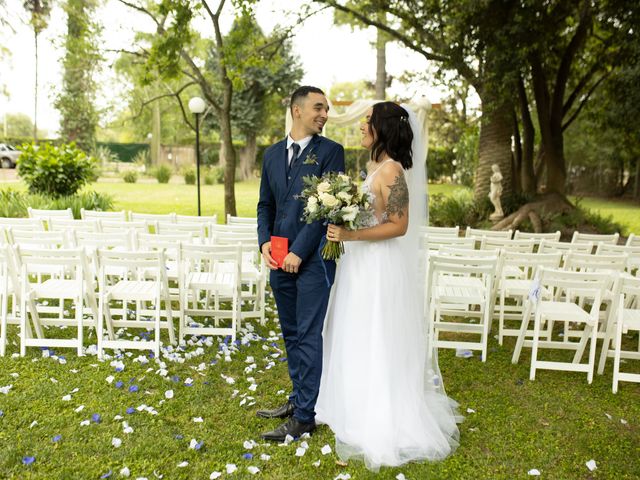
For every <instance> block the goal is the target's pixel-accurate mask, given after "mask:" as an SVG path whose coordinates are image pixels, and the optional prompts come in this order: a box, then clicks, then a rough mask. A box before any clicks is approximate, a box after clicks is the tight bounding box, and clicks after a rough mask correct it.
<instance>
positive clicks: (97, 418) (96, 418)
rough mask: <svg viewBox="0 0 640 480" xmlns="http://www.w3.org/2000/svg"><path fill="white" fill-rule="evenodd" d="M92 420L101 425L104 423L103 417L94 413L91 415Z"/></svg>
mask: <svg viewBox="0 0 640 480" xmlns="http://www.w3.org/2000/svg"><path fill="white" fill-rule="evenodd" d="M91 420H93V422H94V423H100V422H101V421H102V417H101V416H100V414H99V413H94V414H93V415H91Z"/></svg>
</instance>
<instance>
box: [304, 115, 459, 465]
mask: <svg viewBox="0 0 640 480" xmlns="http://www.w3.org/2000/svg"><path fill="white" fill-rule="evenodd" d="M412 127H413V128H412ZM360 130H361V132H362V145H363V146H364V147H365V148H367V149H368V150H369V151H370V152H371V162H370V166H369V168H368V175H367V178H366V180H365V181H364V183H363V186H362V188H363V189H365V191H367V192H368V193H369V195H370V198H371V201H372V205H373V208H374V213H375V217H374V218H373V219H372V221H371V225H369V226H367V227H366V228H361V229H359V230H354V231H349V230H346V229H344V228H342V227H339V226H336V225H329V228H328V231H327V238H328V239H329V240H333V241H343V242H345V253H344V255H343V256H342V257H341V259H340V263H339V265H338V270H337V273H336V280H335V284H334V288H333V291H332V292H331V297H330V300H329V307H328V310H327V316H326V319H325V327H324V328H325V330H324V360H323V370H322V372H323V373H322V380H321V384H320V394H319V397H318V402H317V406H316V411H317V419H318V420H319V421H320V422H321V423H326V424H327V425H329V427H330V428H331V429H332V430H333V432H334V433H335V436H336V452H337V453H338V455H339V456H340V458H341V459H342V460H347V459H349V458H359V459H362V460H364V462H365V464H366V466H367V468H369V469H371V470H378V469H379V468H380V466H383V465H386V466H397V465H400V464H403V463H406V462H409V461H416V460H440V459H443V458H445V457H447V456H448V455H449V454H451V453H452V452H453V451H454V450H455V448H456V447H457V445H458V436H459V432H458V427H457V425H456V422H457V421H460V420H461V417H458V416H457V414H456V412H455V406H456V404H455V402H453V401H452V400H450V399H449V398H448V397H447V396H446V393H445V392H444V387H443V384H442V380H441V378H440V372H439V370H438V365H437V360H436V359H437V356H435V355H433V356H432V360H427V358H428V355H427V348H429V346H428V345H427V344H426V342H427V335H426V329H425V325H424V324H423V322H424V319H425V316H424V310H423V308H424V307H423V305H424V283H423V282H424V271H423V268H424V261H422V262H420V259H421V258H424V256H423V255H422V254H421V251H420V242H419V226H420V225H422V224H424V222H426V204H425V203H426V195H425V182H426V179H425V174H424V170H425V168H424V159H425V156H426V152H425V150H424V148H425V147H424V142H422V139H421V138H419V137H420V134H419V132H420V129H419V128H417V120H416V119H415V115H414V114H413V112H411V111H410V110H409V109H405V108H403V107H401V106H400V105H398V104H396V103H393V102H382V103H377V104H375V105H374V106H373V108H372V109H370V110H369V112H368V113H367V117H366V122H365V123H363V124H362V126H361V127H360ZM414 132H416V135H415V138H414ZM414 161H415V163H414ZM412 167H413V168H412ZM427 362H430V363H427Z"/></svg>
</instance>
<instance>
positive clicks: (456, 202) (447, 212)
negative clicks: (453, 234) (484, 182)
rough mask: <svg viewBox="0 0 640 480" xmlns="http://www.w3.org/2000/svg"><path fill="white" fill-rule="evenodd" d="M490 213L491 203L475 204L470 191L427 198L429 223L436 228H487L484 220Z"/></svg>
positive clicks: (487, 201)
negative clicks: (457, 226)
mask: <svg viewBox="0 0 640 480" xmlns="http://www.w3.org/2000/svg"><path fill="white" fill-rule="evenodd" d="M491 211H492V205H491V201H490V200H489V199H488V198H487V199H485V201H481V202H476V201H474V199H473V191H472V190H470V189H464V190H456V191H455V192H453V194H451V195H449V196H445V195H443V194H441V193H439V194H437V195H431V196H430V197H429V223H430V224H431V225H435V226H438V227H455V226H456V225H459V226H460V227H466V226H470V227H487V226H488V224H487V225H485V224H484V222H485V219H487V218H488V217H489V214H490V212H491Z"/></svg>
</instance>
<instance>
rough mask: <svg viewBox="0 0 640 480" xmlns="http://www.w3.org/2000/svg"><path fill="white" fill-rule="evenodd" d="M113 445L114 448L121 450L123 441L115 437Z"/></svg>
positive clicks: (112, 441)
mask: <svg viewBox="0 0 640 480" xmlns="http://www.w3.org/2000/svg"><path fill="white" fill-rule="evenodd" d="M111 445H113V446H114V447H116V448H120V445H122V440H120V439H119V438H117V437H113V438H112V439H111Z"/></svg>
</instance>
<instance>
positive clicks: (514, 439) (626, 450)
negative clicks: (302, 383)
mask: <svg viewBox="0 0 640 480" xmlns="http://www.w3.org/2000/svg"><path fill="white" fill-rule="evenodd" d="M270 303H271V300H270ZM269 316H270V317H273V315H272V314H270V315H269ZM67 332H68V334H69V335H72V334H73V331H72V329H68V330H67ZM255 332H256V333H257V336H256V337H251V336H245V335H249V332H246V331H245V332H244V334H245V335H241V336H240V337H239V338H241V339H242V338H243V337H245V340H251V341H249V342H247V343H245V344H242V343H241V344H240V345H239V346H238V347H237V348H235V347H232V348H231V353H230V355H229V361H225V355H224V354H220V353H219V352H220V348H221V346H220V343H221V340H220V339H214V340H213V345H212V346H206V345H202V344H201V343H192V344H191V345H188V346H187V347H186V348H185V349H183V350H180V351H179V352H178V355H177V356H174V361H171V360H170V359H169V358H167V357H163V358H162V360H163V361H164V362H165V364H166V365H159V364H158V363H156V362H155V361H154V360H153V359H151V360H149V363H141V362H139V358H138V357H139V355H140V353H137V352H136V353H133V354H132V355H130V356H129V354H128V355H127V356H125V357H123V358H121V360H122V362H123V366H124V369H123V370H122V371H118V369H117V368H116V367H117V365H110V361H105V362H100V361H98V360H97V359H96V357H95V356H86V357H77V356H76V354H75V351H74V350H65V351H62V350H61V349H55V350H56V352H55V354H56V355H63V356H64V357H66V358H65V362H66V363H64V364H62V363H60V361H59V360H57V359H56V358H53V357H50V358H44V357H43V356H42V354H41V352H40V350H39V349H37V348H30V349H29V350H28V353H27V357H26V358H12V354H15V353H16V352H17V350H18V349H17V328H16V327H14V326H11V327H10V329H9V336H8V338H9V348H8V352H7V353H8V355H7V356H6V357H4V358H0V387H6V386H8V385H12V387H11V389H10V390H9V391H8V393H6V394H1V393H0V410H2V414H0V445H1V446H2V447H1V449H0V478H14V479H36V478H42V479H44V478H46V479H53V478H65V479H66V478H70V479H76V478H78V479H98V478H105V477H103V475H106V474H108V473H109V472H112V474H111V478H122V476H121V475H120V474H119V472H120V470H121V469H122V468H123V467H125V466H126V467H127V468H129V470H130V472H131V477H132V478H137V477H146V478H148V479H154V478H160V475H164V478H166V479H175V478H178V479H196V478H198V479H206V478H209V476H210V474H211V473H212V472H216V471H217V472H226V466H227V464H235V465H236V466H237V467H238V471H237V472H236V473H234V474H233V475H227V474H226V473H224V474H223V476H222V477H221V478H232V479H233V478H238V479H246V478H254V477H253V476H252V475H251V474H250V473H249V472H248V470H247V468H248V467H250V466H255V467H258V468H259V469H260V473H258V474H257V475H256V477H255V478H265V479H274V480H281V479H285V478H291V479H302V480H307V479H333V478H335V477H336V476H338V475H339V474H341V473H345V474H346V473H348V474H350V475H351V478H353V479H369V478H371V479H389V480H391V479H395V478H397V475H399V474H400V473H403V474H404V475H405V478H408V479H411V480H420V479H426V478H429V479H519V478H521V479H525V478H528V475H527V472H528V471H529V470H531V469H534V468H535V469H538V470H539V471H540V472H541V473H542V478H550V479H616V480H619V479H636V478H639V477H640V460H639V459H638V446H639V445H640V385H638V384H629V383H622V384H621V387H620V391H619V393H618V394H616V395H614V394H612V393H611V377H612V374H611V362H609V363H608V365H607V367H608V368H607V370H606V373H605V375H604V376H596V377H595V379H594V382H593V384H592V385H589V384H587V381H586V375H585V374H577V373H566V372H553V371H540V372H538V375H537V378H536V380H535V381H534V382H531V381H529V380H528V373H529V368H528V361H527V360H528V353H529V350H528V349H525V350H524V351H523V359H522V360H521V363H520V364H518V365H512V364H511V363H510V358H511V352H512V349H513V345H514V342H513V340H511V339H507V340H505V345H504V346H502V347H501V346H499V345H498V344H497V342H496V341H495V340H494V339H493V338H491V340H490V351H489V354H488V360H487V362H486V363H482V362H481V361H480V360H479V355H478V354H476V355H474V356H473V357H472V358H469V359H465V358H457V357H455V355H454V354H453V352H452V351H449V350H445V351H442V352H441V355H440V366H441V369H442V374H443V378H444V379H445V385H446V388H447V392H448V394H449V395H450V396H451V397H452V398H454V399H455V400H457V401H458V402H459V403H460V411H461V413H463V414H464V416H465V417H466V418H465V421H464V423H463V424H461V426H460V431H461V438H460V447H459V448H458V450H457V451H456V452H455V454H454V455H452V456H450V457H449V458H447V459H446V460H444V461H442V462H440V463H433V464H428V463H427V464H410V465H406V466H403V467H400V468H383V469H382V470H381V471H380V473H379V474H378V475H374V474H372V473H370V472H369V471H367V470H366V469H365V468H364V466H363V465H362V464H361V463H359V462H356V461H352V462H350V463H349V464H348V465H347V466H340V465H338V464H336V460H337V458H336V456H335V454H334V453H331V454H329V455H326V456H325V455H322V454H321V452H320V449H321V448H322V447H323V446H324V445H327V444H328V445H330V446H331V447H332V449H333V448H334V442H333V435H332V433H331V432H330V430H329V429H328V428H327V427H325V426H322V427H320V428H319V430H318V431H317V433H316V434H315V435H314V436H313V437H312V438H311V439H308V440H307V443H308V449H306V452H305V454H304V455H303V456H302V457H298V456H296V454H295V452H296V448H298V447H299V446H300V445H301V443H300V442H296V443H294V444H292V445H289V446H277V445H274V444H268V443H265V442H263V441H261V440H260V438H259V434H260V433H261V432H263V431H265V430H268V429H271V428H272V427H274V426H275V425H277V424H278V421H277V420H273V421H268V420H261V419H258V418H256V416H255V411H256V410H257V409H258V408H260V407H269V406H273V405H276V404H279V403H280V402H282V401H283V400H284V399H285V396H284V394H283V393H284V392H286V391H288V389H289V388H290V387H289V380H288V376H287V367H286V363H285V362H283V361H281V360H283V357H284V353H283V349H284V346H283V342H282V340H281V338H279V336H278V333H279V328H278V326H277V325H276V323H275V322H274V321H273V320H270V321H269V322H268V323H267V325H266V327H260V326H256V329H255ZM87 333H88V335H87V336H85V339H86V340H85V344H91V343H93V342H95V336H94V335H93V331H89V332H87ZM87 337H88V338H87ZM625 341H630V339H625ZM633 341H635V342H636V344H637V341H638V339H637V336H636V337H635V339H634V340H633ZM200 346H202V347H203V350H202V351H198V347H200ZM564 353H567V352H564ZM249 357H253V360H252V359H251V358H249ZM178 358H180V359H182V360H183V361H184V363H179V362H178V361H175V360H177V359H178ZM136 359H138V361H136ZM143 360H148V358H146V359H145V358H143ZM253 363H255V366H254V367H252V364H253ZM629 363H631V362H627V365H626V368H629ZM638 363H640V362H636V367H638V366H640V365H637V364H638ZM161 368H165V369H166V372H164V371H162V370H161ZM638 370H640V369H638V368H636V371H638ZM111 377H113V378H111ZM228 377H231V378H232V379H233V381H234V383H233V384H230V383H228V382H227V380H226V378H228ZM187 378H191V379H193V381H192V382H190V383H191V386H189V385H187V384H185V382H186V381H187ZM109 381H111V383H109ZM118 382H122V384H119V383H118ZM253 382H255V384H256V385H257V388H256V390H255V391H252V390H250V389H249V387H250V385H251V384H252V383H253ZM131 387H136V388H131ZM75 389H77V391H76V392H75V393H73V392H74V390H75ZM130 390H136V391H130ZM168 390H172V391H173V398H171V399H167V398H166V397H165V392H167V391H168ZM66 395H71V400H69V401H65V400H64V397H65V396H66ZM245 400H246V401H245ZM254 402H255V404H254ZM82 406H84V408H82ZM148 407H151V412H153V411H155V412H157V414H155V415H154V414H152V413H151V412H149V411H148ZM128 412H130V413H128ZM96 414H97V415H99V416H100V417H99V419H98V417H95V415H96ZM198 417H200V418H202V422H198V421H194V419H198ZM94 420H95V421H94ZM83 421H84V422H85V423H86V421H89V424H88V425H86V426H83V425H81V422H83ZM123 422H127V423H128V425H129V426H130V427H131V428H133V432H131V433H125V432H124V431H123V429H124V427H125V425H124V424H123ZM113 438H119V439H121V440H122V446H121V447H119V448H115V447H114V446H113V445H112V441H113ZM192 439H194V440H195V441H196V442H204V443H203V446H202V447H201V448H200V449H198V450H196V449H190V448H189V445H190V443H191V440H192ZM251 441H255V442H256V443H257V445H256V446H252V445H253V444H252V443H249V444H246V443H245V442H251ZM263 454H264V455H268V456H269V457H270V458H267V457H261V455H263ZM25 457H34V458H35V461H34V462H33V463H32V464H31V465H25V464H23V461H24V460H23V459H24V458H25ZM250 457H251V458H250ZM591 459H594V460H595V461H596V462H597V466H598V469H597V470H595V471H594V472H589V470H588V469H587V467H586V466H585V462H588V461H589V460H591ZM318 460H320V465H319V466H317V467H316V466H314V462H316V461H318ZM182 462H188V465H187V466H184V467H180V466H179V464H181V463H182Z"/></svg>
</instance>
